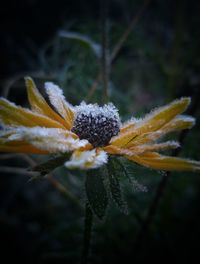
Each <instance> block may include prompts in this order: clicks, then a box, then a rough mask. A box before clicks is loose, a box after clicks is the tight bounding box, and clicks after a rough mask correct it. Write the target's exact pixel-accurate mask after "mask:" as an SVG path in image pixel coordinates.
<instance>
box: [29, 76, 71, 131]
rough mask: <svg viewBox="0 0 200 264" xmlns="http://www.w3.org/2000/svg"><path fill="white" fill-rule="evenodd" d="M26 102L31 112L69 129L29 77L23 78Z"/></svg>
mask: <svg viewBox="0 0 200 264" xmlns="http://www.w3.org/2000/svg"><path fill="white" fill-rule="evenodd" d="M25 83H26V88H27V94H28V100H29V103H30V105H31V108H32V110H33V111H35V112H37V113H39V114H42V115H45V116H48V117H49V118H51V119H54V120H56V121H58V122H59V123H61V124H62V125H63V126H65V127H66V128H67V129H69V125H68V123H67V122H65V120H63V118H61V117H60V116H59V115H58V114H57V113H56V112H55V111H54V110H53V109H52V108H51V107H50V106H49V105H48V103H47V102H46V100H45V99H44V97H43V96H42V95H41V93H40V92H39V91H38V89H37V87H36V85H35V83H34V81H33V80H32V79H31V78H30V77H25Z"/></svg>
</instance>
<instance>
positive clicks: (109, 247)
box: [0, 0, 200, 263]
mask: <svg viewBox="0 0 200 264" xmlns="http://www.w3.org/2000/svg"><path fill="white" fill-rule="evenodd" d="M142 3H143V1H139V0H137V1H136V0H135V1H128V0H127V1H110V5H109V16H108V17H109V46H110V48H111V49H112V48H113V47H114V46H115V44H116V43H117V41H118V39H119V38H120V36H121V35H122V34H123V32H124V30H125V29H126V28H127V27H128V25H129V24H130V21H131V19H132V17H133V16H136V15H137V13H138V10H139V9H140V8H141V5H142ZM199 11H200V5H199V2H198V1H195V0H190V1H189V0H183V1H172V0H169V1H164V0H162V1H161V0H160V1H159V0H157V1H156V0H152V1H150V4H149V5H148V7H147V8H146V10H145V11H144V12H143V13H142V15H141V17H140V20H139V22H138V23H137V25H136V26H135V27H134V29H133V30H132V33H131V34H130V35H129V37H128V39H127V40H126V42H125V43H124V45H123V47H122V49H121V50H120V52H119V54H118V56H117V57H116V59H115V61H114V62H113V64H112V67H111V74H110V79H111V81H110V86H109V96H110V100H111V101H113V102H114V103H115V105H116V106H117V107H118V108H119V112H120V115H121V116H122V119H123V120H126V119H127V118H130V117H131V116H138V117H139V116H143V114H144V113H146V112H148V111H150V109H152V108H153V107H156V106H159V105H163V104H165V103H168V102H170V101H171V100H172V99H174V98H177V97H181V96H191V97H192V102H193V104H192V107H191V108H190V109H189V111H190V112H192V113H193V114H194V116H195V117H197V124H196V126H195V127H194V128H193V129H192V130H191V131H190V132H189V133H188V135H187V136H186V138H185V141H184V146H183V148H182V150H181V152H180V156H185V157H191V158H194V159H197V160H200V154H199V149H200V147H199V141H200V134H199V131H200V108H199V98H200V96H199V94H200V93H199V89H200V76H199V69H200V38H199V36H200V32H199V31H200V30H199V28H200V19H199ZM100 14H101V12H100V3H99V1H83V0H82V1H81V0H78V1H46V0H44V1H38V0H29V1H28V0H27V1H25V0H21V1H6V2H5V1H4V4H2V6H1V8H0V20H1V22H0V30H1V32H0V34H1V41H0V67H1V70H0V77H1V83H0V85H1V87H0V88H1V92H2V94H3V95H4V93H5V87H6V85H7V83H8V81H10V80H11V81H13V80H14V81H13V85H12V86H11V89H10V91H9V99H11V100H13V101H15V102H17V103H19V104H21V105H23V106H27V98H26V95H25V88H24V82H23V78H22V77H23V76H24V75H25V74H30V75H31V76H32V77H33V78H34V77H35V78H34V79H35V81H36V83H37V85H38V87H39V88H40V89H41V90H42V87H43V83H44V81H46V80H51V81H54V82H56V83H58V84H59V85H61V86H62V87H63V89H64V92H65V95H66V97H67V100H69V101H70V102H71V103H74V104H78V103H80V101H81V100H83V99H84V98H86V97H87V95H88V92H89V90H90V87H91V85H92V83H93V80H94V79H95V77H96V76H97V74H98V72H99V70H100V62H99V61H98V59H97V58H96V57H95V55H94V53H93V51H92V50H91V49H90V47H88V46H85V45H83V43H81V42H80V41H75V40H68V39H63V38H59V37H58V30H60V29H67V30H69V31H75V32H79V33H82V34H84V35H86V36H89V37H90V38H91V39H92V40H94V41H95V42H97V43H100V42H101V15H100ZM40 72H42V73H43V76H42V77H41V76H40ZM101 98H102V84H101V83H100V84H99V85H98V87H97V90H96V92H95V94H94V95H93V96H92V97H91V98H90V102H96V101H97V102H100V101H101ZM174 137H178V135H174ZM34 158H35V160H37V161H38V162H40V161H42V160H44V158H43V157H42V158H41V157H34ZM1 164H2V166H10V167H12V166H13V167H28V166H29V165H28V164H25V162H24V161H23V160H22V159H21V158H17V157H16V158H12V159H7V160H2V159H1ZM130 170H132V176H133V177H134V178H135V179H137V180H138V182H139V183H141V184H143V185H145V186H146V187H147V188H148V192H146V193H144V192H141V191H137V190H133V188H132V187H131V186H130V185H129V184H128V182H127V181H125V179H122V185H123V189H124V196H125V197H126V199H127V201H128V205H129V211H130V214H129V215H128V216H126V215H123V214H122V213H120V212H119V211H118V209H117V207H116V206H115V204H114V203H110V207H109V209H108V212H107V217H106V218H105V221H103V222H100V221H98V220H97V219H96V221H95V225H94V229H93V243H92V255H91V263H123V262H124V263H143V262H144V261H145V262H147V261H148V262H149V261H153V262H154V263H157V262H159V263H169V262H175V261H176V262H180V261H181V262H188V263H193V260H192V259H193V258H194V257H195V256H197V259H198V258H199V250H200V243H199V236H200V205H199V203H200V191H199V188H200V174H199V173H190V172H187V173H172V174H171V176H170V179H169V181H168V184H167V186H166V189H165V192H164V194H163V196H162V199H161V202H160V204H159V207H158V209H157V211H156V215H155V217H154V219H153V221H152V224H151V226H150V228H149V232H146V233H145V237H144V240H143V241H142V243H141V245H140V247H139V249H138V250H137V251H135V250H134V242H135V238H136V235H137V232H138V231H139V230H140V227H141V224H142V221H143V219H144V218H145V215H146V213H147V211H148V208H149V205H150V204H151V201H152V199H153V197H154V194H155V191H156V188H157V186H158V184H159V182H160V181H161V179H162V177H163V175H162V174H161V173H159V172H156V171H152V170H147V169H145V168H141V167H140V166H137V165H131V168H130ZM55 177H56V178H57V179H58V180H59V181H61V182H63V184H64V185H67V186H68V188H69V189H70V190H71V191H72V193H73V194H75V195H76V196H77V197H78V199H79V200H80V202H81V203H82V204H84V201H85V193H84V177H85V176H84V175H81V173H80V172H78V171H75V172H72V173H71V174H69V173H68V172H67V171H66V170H65V169H64V168H63V169H60V170H58V171H57V172H56V173H55ZM28 179H29V177H28V176H27V175H23V174H21V175H20V174H15V173H1V177H0V194H1V199H0V240H1V246H0V258H2V259H3V257H4V256H5V257H6V258H7V261H9V260H11V259H12V258H14V259H15V261H17V260H19V261H20V262H24V263H78V261H79V259H80V252H81V242H82V231H83V220H84V218H83V216H84V215H83V213H82V212H80V211H79V209H78V208H76V206H75V205H74V204H73V203H72V202H71V201H69V200H68V199H65V198H64V197H63V196H62V195H61V194H60V193H59V192H58V191H57V190H56V189H54V188H53V187H52V185H51V184H50V183H49V181H48V180H45V179H44V180H38V181H32V182H28ZM0 261H1V260H0ZM2 263H7V262H3V260H2Z"/></svg>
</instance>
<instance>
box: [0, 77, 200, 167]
mask: <svg viewBox="0 0 200 264" xmlns="http://www.w3.org/2000/svg"><path fill="white" fill-rule="evenodd" d="M25 82H26V88H27V94H28V100H29V104H30V107H31V110H30V109H26V108H22V107H20V106H17V105H15V104H14V103H11V102H10V101H8V100H6V99H5V98H0V122H1V126H2V127H3V129H2V130H1V131H0V151H1V152H20V153H32V154H43V155H47V154H49V153H55V154H57V153H66V152H69V153H72V155H71V158H70V160H68V161H66V162H65V164H64V165H65V166H66V167H67V168H71V169H73V168H80V169H94V168H98V167H100V166H102V165H104V164H106V163H107V162H108V155H121V156H123V157H125V158H127V159H128V160H130V161H134V162H136V163H138V164H140V165H143V166H145V167H148V168H153V169H157V170H177V171H200V162H199V161H193V160H190V159H182V158H176V157H170V156H165V155H162V154H159V153H158V151H162V150H166V149H174V148H177V147H179V146H180V145H179V143H178V142H176V141H166V142H160V139H162V138H163V137H164V136H165V135H167V134H168V133H171V132H174V131H179V130H183V129H190V128H191V127H192V126H193V125H194V124H195V119H194V118H193V117H191V116H187V115H182V113H183V112H184V111H185V110H186V109H187V107H188V105H189V104H190V98H187V97H183V98H180V99H178V100H175V101H173V102H172V103H170V104H168V105H166V106H163V107H159V108H157V109H155V110H153V111H152V112H151V113H150V114H148V115H146V116H145V117H144V118H143V119H136V118H134V117H132V118H131V119H130V120H128V121H126V122H125V123H121V121H120V117H119V113H118V110H117V108H116V107H115V106H114V105H113V104H112V103H108V104H105V105H103V106H99V105H98V104H86V103H85V102H82V103H81V104H80V105H79V106H72V105H71V104H69V103H68V102H67V101H66V99H65V97H64V95H63V91H62V90H61V89H60V88H59V87H58V86H57V85H55V84H53V83H51V82H46V83H45V91H46V93H47V95H48V97H49V100H50V103H51V105H52V106H50V105H49V104H48V103H47V101H46V100H45V99H44V97H43V96H42V95H41V93H40V92H39V90H38V89H37V87H36V85H35V83H34V82H33V80H32V79H31V78H30V77H26V78H25ZM158 140H159V142H158Z"/></svg>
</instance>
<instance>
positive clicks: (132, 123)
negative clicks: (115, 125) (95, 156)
mask: <svg viewBox="0 0 200 264" xmlns="http://www.w3.org/2000/svg"><path fill="white" fill-rule="evenodd" d="M139 121H140V120H139V119H136V118H131V120H129V121H127V122H125V123H124V124H122V126H121V128H120V133H125V132H127V131H128V130H132V129H133V128H134V127H135V125H136V124H137V123H138V122H139Z"/></svg>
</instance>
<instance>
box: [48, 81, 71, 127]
mask: <svg viewBox="0 0 200 264" xmlns="http://www.w3.org/2000/svg"><path fill="white" fill-rule="evenodd" d="M45 90H46V93H47V94H48V96H49V100H50V102H51V104H52V105H53V106H54V107H55V109H56V110H57V111H58V113H59V114H60V115H61V116H62V117H63V118H64V119H65V121H66V122H67V124H68V129H71V128H72V126H73V122H74V117H75V111H74V109H73V106H72V105H70V104H69V103H68V102H67V101H66V99H65V97H64V95H63V91H62V90H61V89H60V88H59V87H58V86H57V85H55V84H53V83H51V82H46V83H45Z"/></svg>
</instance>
